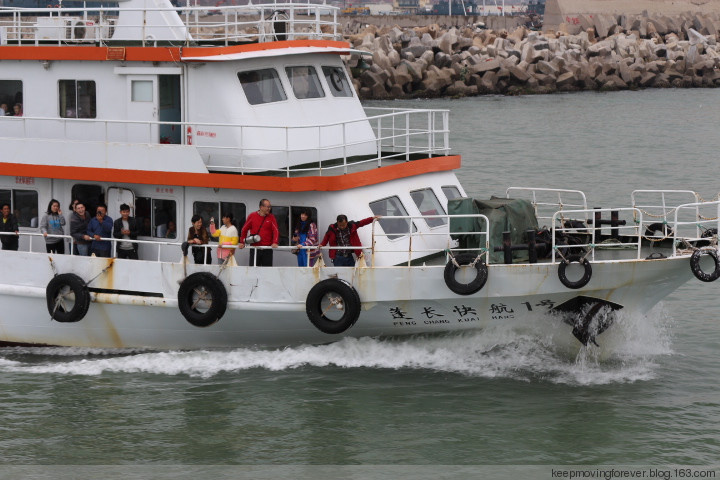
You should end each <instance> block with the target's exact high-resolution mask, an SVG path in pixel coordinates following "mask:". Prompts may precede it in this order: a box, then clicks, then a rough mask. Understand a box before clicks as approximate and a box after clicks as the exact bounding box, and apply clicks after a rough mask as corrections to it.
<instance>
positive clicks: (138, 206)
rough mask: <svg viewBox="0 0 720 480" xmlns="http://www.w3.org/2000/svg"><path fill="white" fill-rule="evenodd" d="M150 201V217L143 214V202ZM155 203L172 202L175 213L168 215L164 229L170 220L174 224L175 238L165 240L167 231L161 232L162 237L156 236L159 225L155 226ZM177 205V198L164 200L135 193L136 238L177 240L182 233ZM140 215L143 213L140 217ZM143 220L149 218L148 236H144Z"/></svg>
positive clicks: (161, 197)
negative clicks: (137, 231)
mask: <svg viewBox="0 0 720 480" xmlns="http://www.w3.org/2000/svg"><path fill="white" fill-rule="evenodd" d="M146 200H150V205H149V207H150V215H149V216H148V215H145V214H144V209H145V205H144V203H145V201H146ZM155 202H173V204H174V207H175V211H174V213H170V214H169V215H168V219H167V220H166V221H165V222H164V225H165V228H167V224H168V222H170V221H171V220H172V221H173V222H175V238H167V237H165V235H166V233H167V230H163V235H162V236H161V235H158V227H160V226H161V225H158V224H157V218H156V217H157V215H156V208H155ZM178 203H179V200H178V199H177V198H166V197H164V196H150V195H138V194H137V193H136V195H135V220H136V221H137V222H138V229H139V233H138V237H145V238H152V239H166V240H178V239H179V238H180V233H179V232H181V231H182V228H181V227H180V224H179V223H178ZM141 213H143V214H142V215H141ZM145 218H150V235H146V234H145V233H144V231H143V227H144V225H143V223H144V222H145Z"/></svg>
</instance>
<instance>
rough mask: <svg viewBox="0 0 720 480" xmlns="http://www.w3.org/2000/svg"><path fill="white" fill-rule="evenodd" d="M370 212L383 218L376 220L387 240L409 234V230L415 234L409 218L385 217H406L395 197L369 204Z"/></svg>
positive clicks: (405, 211) (401, 205) (398, 200)
mask: <svg viewBox="0 0 720 480" xmlns="http://www.w3.org/2000/svg"><path fill="white" fill-rule="evenodd" d="M370 210H372V212H373V214H374V215H382V216H383V217H385V218H381V219H380V220H378V223H380V226H381V227H382V229H383V231H384V232H385V234H387V238H388V239H390V240H394V239H396V238H400V237H403V236H406V235H408V234H409V233H410V229H411V228H412V231H413V232H415V231H416V230H417V229H416V228H415V224H414V223H413V222H412V220H411V219H409V218H387V217H406V216H407V215H408V213H407V210H405V206H403V204H402V202H401V201H400V199H399V198H398V197H396V196H393V197H388V198H383V199H382V200H376V201H374V202H370Z"/></svg>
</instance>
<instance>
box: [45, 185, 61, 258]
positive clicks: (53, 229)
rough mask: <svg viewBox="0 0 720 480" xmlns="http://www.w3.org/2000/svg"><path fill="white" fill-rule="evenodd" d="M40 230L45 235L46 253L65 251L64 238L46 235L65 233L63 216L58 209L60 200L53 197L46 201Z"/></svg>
mask: <svg viewBox="0 0 720 480" xmlns="http://www.w3.org/2000/svg"><path fill="white" fill-rule="evenodd" d="M40 232H41V233H42V234H43V236H44V237H45V248H46V249H47V253H60V254H63V253H65V239H64V238H57V237H48V234H49V235H65V217H63V216H62V210H60V202H58V201H57V200H55V199H54V198H53V199H52V200H50V203H48V208H47V212H45V215H43V217H42V219H41V220H40Z"/></svg>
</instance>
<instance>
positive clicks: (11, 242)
mask: <svg viewBox="0 0 720 480" xmlns="http://www.w3.org/2000/svg"><path fill="white" fill-rule="evenodd" d="M0 232H3V233H5V232H7V233H15V235H0V242H2V249H3V250H17V249H18V237H17V236H18V234H19V233H20V231H19V230H18V222H17V219H16V218H15V215H13V214H12V213H10V204H9V203H3V206H2V222H0Z"/></svg>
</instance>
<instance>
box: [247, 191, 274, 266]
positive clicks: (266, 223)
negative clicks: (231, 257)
mask: <svg viewBox="0 0 720 480" xmlns="http://www.w3.org/2000/svg"><path fill="white" fill-rule="evenodd" d="M271 209H272V205H270V200H268V199H267V198H263V199H262V200H260V208H259V209H258V211H257V212H252V213H251V214H250V215H248V217H247V221H246V222H245V225H244V226H243V228H242V231H241V232H240V244H239V245H238V247H240V248H244V247H245V239H246V238H247V237H248V234H249V235H259V236H260V241H258V242H253V243H252V246H253V247H272V248H277V247H278V240H279V239H280V230H278V224H277V220H276V219H275V215H273V214H272V213H270V210H271ZM272 262H273V251H272V250H270V249H265V248H263V249H256V250H254V251H251V252H250V266H251V267H253V266H258V267H272Z"/></svg>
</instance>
